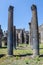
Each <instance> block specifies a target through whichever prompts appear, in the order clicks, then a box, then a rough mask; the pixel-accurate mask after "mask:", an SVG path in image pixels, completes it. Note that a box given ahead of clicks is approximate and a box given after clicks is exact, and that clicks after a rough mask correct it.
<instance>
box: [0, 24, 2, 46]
mask: <svg viewBox="0 0 43 65" xmlns="http://www.w3.org/2000/svg"><path fill="white" fill-rule="evenodd" d="M2 36H3V32H2V29H1V25H0V47H2Z"/></svg>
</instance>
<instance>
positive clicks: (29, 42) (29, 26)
mask: <svg viewBox="0 0 43 65" xmlns="http://www.w3.org/2000/svg"><path fill="white" fill-rule="evenodd" d="M29 45H31V22H29Z"/></svg>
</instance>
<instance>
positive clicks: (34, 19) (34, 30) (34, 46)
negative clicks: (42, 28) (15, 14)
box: [31, 5, 39, 56]
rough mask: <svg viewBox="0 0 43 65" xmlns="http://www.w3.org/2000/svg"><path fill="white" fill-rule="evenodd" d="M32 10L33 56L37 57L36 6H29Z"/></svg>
mask: <svg viewBox="0 0 43 65" xmlns="http://www.w3.org/2000/svg"><path fill="white" fill-rule="evenodd" d="M31 10H32V24H31V25H33V28H32V36H33V51H34V50H35V51H34V52H33V56H37V55H39V31H38V18H37V7H36V5H32V6H31Z"/></svg>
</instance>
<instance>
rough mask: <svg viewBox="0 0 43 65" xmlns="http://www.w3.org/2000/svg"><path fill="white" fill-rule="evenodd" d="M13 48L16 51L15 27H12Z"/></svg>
mask: <svg viewBox="0 0 43 65" xmlns="http://www.w3.org/2000/svg"><path fill="white" fill-rule="evenodd" d="M13 47H14V48H15V49H16V26H14V27H13Z"/></svg>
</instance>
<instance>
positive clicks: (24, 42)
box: [24, 31, 27, 44]
mask: <svg viewBox="0 0 43 65" xmlns="http://www.w3.org/2000/svg"><path fill="white" fill-rule="evenodd" d="M26 41H27V40H26V32H25V31H24V43H25V44H27V43H26Z"/></svg>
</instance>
